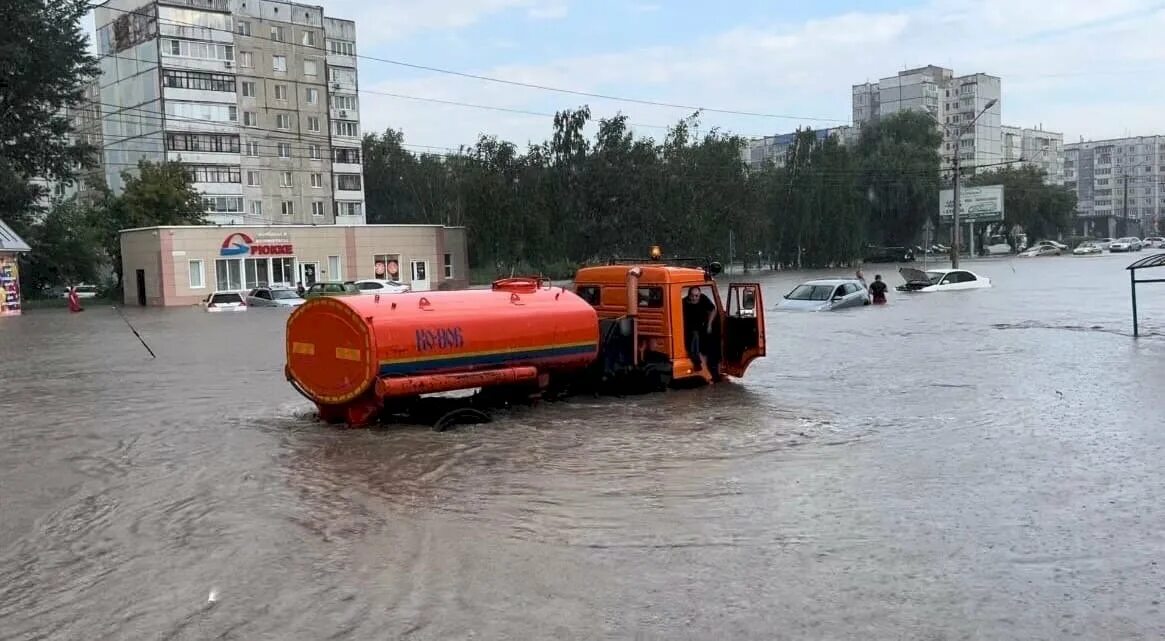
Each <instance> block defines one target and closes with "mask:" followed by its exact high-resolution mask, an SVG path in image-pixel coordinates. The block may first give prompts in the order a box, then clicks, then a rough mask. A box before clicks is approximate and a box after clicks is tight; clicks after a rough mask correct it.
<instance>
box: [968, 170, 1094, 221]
mask: <svg viewBox="0 0 1165 641" xmlns="http://www.w3.org/2000/svg"><path fill="white" fill-rule="evenodd" d="M1046 177H1047V174H1046V173H1045V172H1044V170H1042V169H1039V168H1037V167H1031V166H1023V167H1004V168H1001V169H997V170H995V171H989V172H983V173H979V174H976V175H975V176H972V177H969V178H967V179H965V180H966V183H967V184H968V185H970V186H982V185H1003V216H1004V228H1005V229H1011V228H1012V227H1013V226H1015V225H1019V226H1021V227H1023V229H1024V232H1025V233H1027V235H1028V237H1029V238H1032V239H1036V238H1054V237H1055V236H1056V235H1057V234H1058V233H1059V232H1061V231H1064V230H1067V229H1070V228H1071V227H1072V220H1073V216H1074V215H1075V211H1076V194H1075V192H1074V191H1073V190H1071V189H1069V188H1067V187H1063V186H1061V185H1049V184H1046V183H1045V182H1044V179H1045V178H1046Z"/></svg>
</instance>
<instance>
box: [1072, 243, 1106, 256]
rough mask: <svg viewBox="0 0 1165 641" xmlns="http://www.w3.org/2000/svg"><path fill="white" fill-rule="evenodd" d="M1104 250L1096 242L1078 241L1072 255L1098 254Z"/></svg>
mask: <svg viewBox="0 0 1165 641" xmlns="http://www.w3.org/2000/svg"><path fill="white" fill-rule="evenodd" d="M1103 253H1104V250H1103V249H1101V247H1100V245H1097V244H1096V243H1080V244H1079V245H1077V246H1076V249H1073V250H1072V255H1074V256H1099V255H1100V254H1103Z"/></svg>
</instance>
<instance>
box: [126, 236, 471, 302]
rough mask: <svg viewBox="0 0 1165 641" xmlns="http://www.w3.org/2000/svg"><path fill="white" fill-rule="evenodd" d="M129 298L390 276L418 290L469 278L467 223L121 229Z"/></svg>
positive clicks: (171, 298) (186, 296) (197, 295)
mask: <svg viewBox="0 0 1165 641" xmlns="http://www.w3.org/2000/svg"><path fill="white" fill-rule="evenodd" d="M121 252H122V267H123V270H124V271H123V292H122V293H123V296H124V299H125V304H127V305H135V304H136V305H151V306H153V305H160V306H173V305H193V304H196V303H198V302H199V301H201V300H203V299H205V298H206V297H207V295H208V294H211V293H213V292H215V291H243V290H249V289H252V288H255V287H259V286H263V285H271V286H286V287H294V286H295V285H296V283H299V282H302V283H303V284H304V285H305V286H310V285H311V284H312V283H315V282H317V281H341V280H358V279H362V278H384V279H390V280H400V281H402V282H405V283H408V284H410V285H411V286H412V288H413V290H414V291H428V290H436V289H460V288H464V287H467V286H468V285H469V262H468V256H467V254H466V243H465V228H463V227H443V226H441V225H272V226H265V227H259V226H225V225H224V226H211V225H206V226H174V227H146V228H141V229H127V230H124V231H122V232H121Z"/></svg>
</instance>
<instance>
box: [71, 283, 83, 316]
mask: <svg viewBox="0 0 1165 641" xmlns="http://www.w3.org/2000/svg"><path fill="white" fill-rule="evenodd" d="M69 311H70V312H83V311H85V308H83V307H81V299H80V298H79V297H78V296H77V288H76V287H70V288H69Z"/></svg>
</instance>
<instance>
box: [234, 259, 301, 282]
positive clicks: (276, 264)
mask: <svg viewBox="0 0 1165 641" xmlns="http://www.w3.org/2000/svg"><path fill="white" fill-rule="evenodd" d="M218 262H220V263H221V262H224V261H221V260H220V261H218ZM229 262H233V263H242V264H243V275H244V276H245V280H244V284H245V286H246V288H247V289H254V288H255V287H275V286H284V287H291V286H293V285H295V259H294V258H292V257H290V256H289V257H286V258H245V259H243V260H241V261H239V260H234V261H229Z"/></svg>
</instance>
